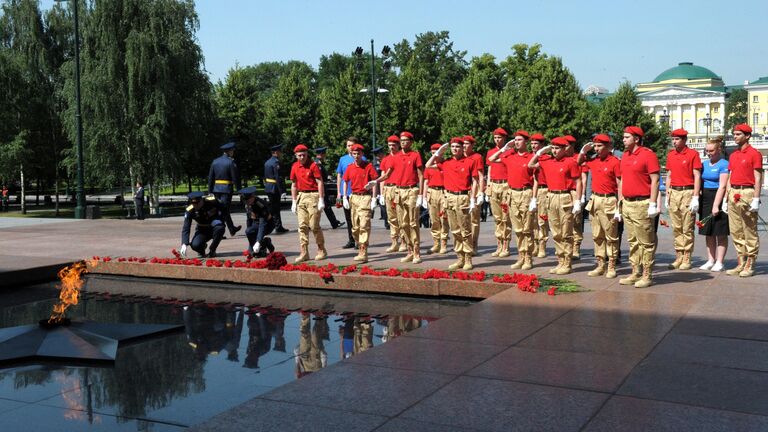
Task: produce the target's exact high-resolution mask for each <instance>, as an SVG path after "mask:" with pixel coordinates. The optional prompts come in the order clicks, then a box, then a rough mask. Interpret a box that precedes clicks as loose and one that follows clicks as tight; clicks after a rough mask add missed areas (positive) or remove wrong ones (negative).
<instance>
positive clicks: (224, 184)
mask: <svg viewBox="0 0 768 432" xmlns="http://www.w3.org/2000/svg"><path fill="white" fill-rule="evenodd" d="M219 148H220V149H221V150H222V151H223V152H224V154H222V155H221V156H219V157H217V158H216V159H214V160H213V162H211V169H210V170H209V171H208V193H212V194H213V195H214V196H215V197H216V199H217V200H218V201H219V203H221V207H222V217H223V221H224V223H225V224H226V225H227V228H229V234H230V235H232V236H234V235H235V234H236V233H237V232H238V231H240V229H241V228H242V227H241V226H240V225H238V226H235V224H234V223H233V222H232V216H231V215H230V213H229V206H230V204H231V203H232V194H233V193H234V191H236V190H239V189H240V169H239V168H237V164H235V159H234V155H235V143H234V142H228V143H226V144H224V145H222V146H221V147H219Z"/></svg>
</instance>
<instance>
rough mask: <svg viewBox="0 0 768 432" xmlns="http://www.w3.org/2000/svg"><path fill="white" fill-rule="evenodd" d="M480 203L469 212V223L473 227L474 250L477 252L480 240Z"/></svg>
mask: <svg viewBox="0 0 768 432" xmlns="http://www.w3.org/2000/svg"><path fill="white" fill-rule="evenodd" d="M480 205H481V204H477V205H475V208H474V210H472V211H471V212H469V224H470V225H471V227H472V228H471V229H472V250H473V251H475V252H477V242H478V240H480Z"/></svg>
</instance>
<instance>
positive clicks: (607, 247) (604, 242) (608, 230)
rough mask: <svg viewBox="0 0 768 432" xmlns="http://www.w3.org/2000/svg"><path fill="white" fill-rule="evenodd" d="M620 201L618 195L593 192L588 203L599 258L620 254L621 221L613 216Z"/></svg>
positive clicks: (596, 253) (596, 254)
mask: <svg viewBox="0 0 768 432" xmlns="http://www.w3.org/2000/svg"><path fill="white" fill-rule="evenodd" d="M618 203H619V201H618V199H617V198H616V196H609V197H603V196H598V195H594V194H593V195H592V198H590V200H589V204H587V208H588V210H589V218H590V220H591V221H592V240H594V242H595V256H596V257H598V258H603V259H608V258H616V257H618V256H619V223H618V221H616V220H615V219H614V218H613V216H614V214H615V213H616V206H617V205H618ZM577 217H578V216H577Z"/></svg>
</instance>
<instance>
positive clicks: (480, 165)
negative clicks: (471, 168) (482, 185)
mask: <svg viewBox="0 0 768 432" xmlns="http://www.w3.org/2000/svg"><path fill="white" fill-rule="evenodd" d="M467 157H468V158H470V159H473V160H474V161H475V168H476V169H477V171H476V173H478V174H479V173H481V172H485V159H484V158H483V155H481V154H480V153H478V152H474V153H472V154H471V155H469V156H467Z"/></svg>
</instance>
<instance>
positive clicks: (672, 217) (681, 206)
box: [667, 188, 696, 252]
mask: <svg viewBox="0 0 768 432" xmlns="http://www.w3.org/2000/svg"><path fill="white" fill-rule="evenodd" d="M667 193H668V194H669V209H668V210H669V221H670V222H672V235H673V236H674V239H675V250H676V251H683V252H693V241H694V240H693V239H694V235H693V226H694V223H695V222H696V214H694V213H691V211H690V210H689V206H690V205H691V198H693V189H686V190H675V189H672V188H670V189H669V190H668V191H667Z"/></svg>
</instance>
